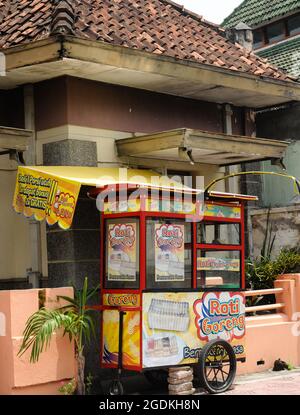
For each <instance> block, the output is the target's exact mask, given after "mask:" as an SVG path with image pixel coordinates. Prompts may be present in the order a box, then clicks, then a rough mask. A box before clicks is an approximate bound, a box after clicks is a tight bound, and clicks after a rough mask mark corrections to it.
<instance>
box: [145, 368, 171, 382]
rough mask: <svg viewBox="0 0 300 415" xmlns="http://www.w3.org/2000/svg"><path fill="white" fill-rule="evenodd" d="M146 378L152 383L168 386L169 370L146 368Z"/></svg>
mask: <svg viewBox="0 0 300 415" xmlns="http://www.w3.org/2000/svg"><path fill="white" fill-rule="evenodd" d="M144 375H145V378H146V379H147V380H148V382H150V383H151V384H152V385H157V386H166V385H167V384H168V371H167V370H164V369H156V370H146V371H145V372H144Z"/></svg>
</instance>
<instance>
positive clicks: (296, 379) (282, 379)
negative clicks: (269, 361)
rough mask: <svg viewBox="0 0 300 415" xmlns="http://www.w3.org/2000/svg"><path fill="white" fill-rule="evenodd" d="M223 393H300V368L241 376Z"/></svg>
mask: <svg viewBox="0 0 300 415" xmlns="http://www.w3.org/2000/svg"><path fill="white" fill-rule="evenodd" d="M222 395H300V368H297V369H294V370H291V371H289V370H284V371H281V372H273V371H269V372H263V373H256V374H252V375H244V376H239V377H237V378H236V381H235V383H234V386H233V388H232V389H231V390H229V391H227V392H225V393H223V394H222Z"/></svg>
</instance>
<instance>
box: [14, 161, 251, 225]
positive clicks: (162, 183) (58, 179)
mask: <svg viewBox="0 0 300 415" xmlns="http://www.w3.org/2000/svg"><path fill="white" fill-rule="evenodd" d="M122 184H126V185H130V186H131V185H132V186H133V187H145V188H157V189H161V190H164V189H166V190H168V191H171V192H183V193H193V194H199V193H202V192H203V190H201V189H192V188H190V187H187V186H183V185H182V184H181V183H178V182H175V181H174V180H171V179H169V178H168V177H166V176H161V175H159V174H158V173H157V172H154V171H151V170H142V169H126V168H118V167H114V168H102V167H101V168H100V167H81V166H29V167H27V166H19V167H18V175H17V182H16V188H15V194H14V201H13V207H14V209H15V210H16V212H18V213H23V214H24V215H25V216H27V217H31V216H34V217H35V219H37V220H43V219H46V220H47V223H48V224H50V225H53V224H54V223H56V222H58V223H59V225H60V226H61V227H62V228H63V229H67V228H69V227H70V226H71V224H72V220H73V216H74V211H75V207H76V203H77V199H78V194H79V191H80V188H81V186H82V185H86V186H92V187H98V188H105V187H107V186H111V185H116V186H117V185H122ZM208 194H209V197H210V198H213V199H215V198H217V199H226V200H257V198H256V196H248V195H240V194H232V193H222V192H216V191H211V192H209V193H208Z"/></svg>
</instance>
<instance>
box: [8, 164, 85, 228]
mask: <svg viewBox="0 0 300 415" xmlns="http://www.w3.org/2000/svg"><path fill="white" fill-rule="evenodd" d="M80 186H81V185H80V184H79V183H76V182H73V181H71V180H66V179H61V178H59V177H56V176H51V175H49V174H44V173H41V172H39V171H35V170H31V169H30V168H26V167H19V168H18V175H17V182H16V188H15V194H14V200H13V207H14V209H15V211H16V212H17V213H23V214H24V215H25V216H26V217H34V218H35V219H36V220H39V221H42V220H44V219H46V221H47V223H48V224H49V225H54V224H55V223H57V222H58V224H59V226H60V227H61V228H62V229H68V228H69V227H70V226H71V224H72V220H73V216H74V212H75V207H76V203H77V199H78V194H79V191H80Z"/></svg>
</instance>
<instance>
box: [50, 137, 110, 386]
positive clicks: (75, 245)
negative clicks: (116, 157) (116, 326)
mask: <svg viewBox="0 0 300 415" xmlns="http://www.w3.org/2000/svg"><path fill="white" fill-rule="evenodd" d="M43 160H44V164H45V165H52V166H53V165H54V166H55V165H57V166H58V165H61V166H88V167H97V145H96V143H95V142H91V141H81V140H69V139H67V140H63V141H57V142H52V143H48V144H44V146H43ZM87 191H88V187H86V186H82V187H81V191H80V194H79V198H78V203H77V206H76V210H75V214H74V219H73V224H72V227H71V228H70V229H69V230H66V231H64V230H61V229H60V228H59V226H58V225H54V226H51V227H50V226H47V251H48V278H49V281H48V286H49V287H60V286H70V285H73V286H75V287H76V288H77V289H80V288H82V284H83V280H84V278H85V277H88V281H89V285H90V287H95V286H97V285H99V283H100V214H99V211H98V210H97V208H96V202H95V201H94V200H91V199H89V198H88V197H87ZM99 299H100V295H99V296H98V298H95V300H94V301H93V303H94V304H99ZM94 316H95V319H96V323H95V329H96V339H92V341H91V344H90V345H87V346H86V348H85V357H86V375H88V374H89V373H91V374H92V375H93V377H94V382H93V387H94V388H95V390H96V391H97V392H98V393H99V390H100V379H101V378H102V377H103V375H102V373H101V369H100V361H99V356H100V313H95V314H94Z"/></svg>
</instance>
